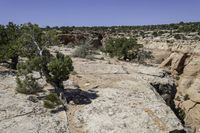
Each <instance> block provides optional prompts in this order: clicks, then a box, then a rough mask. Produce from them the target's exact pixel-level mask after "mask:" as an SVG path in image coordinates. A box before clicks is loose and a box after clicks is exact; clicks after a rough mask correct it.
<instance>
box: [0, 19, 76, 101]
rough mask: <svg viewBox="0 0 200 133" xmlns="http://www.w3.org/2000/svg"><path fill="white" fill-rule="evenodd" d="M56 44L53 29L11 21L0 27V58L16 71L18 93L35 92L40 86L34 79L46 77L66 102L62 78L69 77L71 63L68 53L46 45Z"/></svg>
mask: <svg viewBox="0 0 200 133" xmlns="http://www.w3.org/2000/svg"><path fill="white" fill-rule="evenodd" d="M58 44H59V40H58V37H57V32H56V30H51V29H49V30H43V29H41V28H40V27H39V26H38V25H36V24H31V23H27V24H23V25H20V26H19V25H16V24H14V23H11V22H10V23H8V25H6V26H3V25H1V26H0V61H1V62H2V63H8V64H10V66H11V68H13V69H16V70H17V76H16V81H17V88H16V89H17V91H18V92H21V93H26V94H33V93H37V92H38V91H41V89H42V86H40V85H39V84H38V82H37V81H38V80H39V79H46V82H47V83H50V84H51V85H52V86H54V88H55V93H56V94H57V96H58V97H59V98H60V100H61V103H62V104H63V105H65V103H66V102H67V101H66V98H65V96H64V86H63V81H64V80H67V79H68V78H69V74H70V72H71V71H73V66H72V60H71V58H70V57H69V56H65V55H63V54H62V53H59V52H57V53H56V56H54V55H52V54H51V53H50V51H49V50H48V48H49V46H52V45H58ZM19 59H20V60H19ZM36 75H37V76H36Z"/></svg>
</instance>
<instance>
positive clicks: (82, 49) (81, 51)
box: [72, 44, 92, 58]
mask: <svg viewBox="0 0 200 133" xmlns="http://www.w3.org/2000/svg"><path fill="white" fill-rule="evenodd" d="M91 54H92V51H91V46H89V45H87V44H85V45H81V46H79V47H78V48H76V50H75V51H74V52H73V54H72V56H73V57H79V58H86V57H87V56H88V55H91Z"/></svg>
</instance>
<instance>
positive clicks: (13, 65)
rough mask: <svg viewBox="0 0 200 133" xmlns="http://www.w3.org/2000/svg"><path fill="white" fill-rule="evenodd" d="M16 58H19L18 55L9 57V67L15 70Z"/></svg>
mask: <svg viewBox="0 0 200 133" xmlns="http://www.w3.org/2000/svg"><path fill="white" fill-rule="evenodd" d="M18 60H19V56H18V55H16V56H13V57H12V58H11V68H12V69H15V70H16V69H17V64H18Z"/></svg>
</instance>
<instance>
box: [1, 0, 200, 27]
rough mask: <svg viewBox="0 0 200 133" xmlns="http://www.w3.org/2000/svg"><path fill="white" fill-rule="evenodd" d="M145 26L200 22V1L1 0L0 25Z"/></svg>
mask: <svg viewBox="0 0 200 133" xmlns="http://www.w3.org/2000/svg"><path fill="white" fill-rule="evenodd" d="M8 21H13V22H15V23H18V24H21V23H25V22H32V23H37V24H39V25H41V26H46V25H50V26H56V25H58V26H73V25H75V26H99V25H105V26H111V25H144V24H163V23H174V22H180V21H184V22H189V21H190V22H191V21H200V0H0V24H6V23H7V22H8Z"/></svg>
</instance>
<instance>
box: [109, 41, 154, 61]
mask: <svg viewBox="0 0 200 133" xmlns="http://www.w3.org/2000/svg"><path fill="white" fill-rule="evenodd" d="M105 52H106V53H108V54H109V55H110V56H111V57H117V58H118V59H120V60H124V61H137V62H139V63H144V61H145V60H146V59H149V58H152V56H151V53H150V52H148V51H145V50H144V49H143V45H142V44H138V43H137V40H136V39H135V38H110V39H109V40H108V41H107V43H106V46H105Z"/></svg>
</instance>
